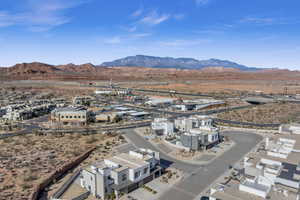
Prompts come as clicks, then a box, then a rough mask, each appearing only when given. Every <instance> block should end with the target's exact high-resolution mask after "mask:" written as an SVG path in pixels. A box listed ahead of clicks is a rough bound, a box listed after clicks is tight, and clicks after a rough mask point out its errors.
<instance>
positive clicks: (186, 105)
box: [172, 99, 226, 111]
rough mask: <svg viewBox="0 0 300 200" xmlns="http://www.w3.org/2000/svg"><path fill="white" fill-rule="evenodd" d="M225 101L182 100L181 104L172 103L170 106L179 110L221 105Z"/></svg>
mask: <svg viewBox="0 0 300 200" xmlns="http://www.w3.org/2000/svg"><path fill="white" fill-rule="evenodd" d="M225 104H226V103H225V102H224V101H220V100H214V99H196V100H184V101H183V102H182V103H181V104H177V105H173V106H172V107H173V108H174V109H176V110H180V111H191V110H201V109H204V108H209V107H217V106H223V105H225Z"/></svg>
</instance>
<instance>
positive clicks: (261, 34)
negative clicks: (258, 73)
mask: <svg viewBox="0 0 300 200" xmlns="http://www.w3.org/2000/svg"><path fill="white" fill-rule="evenodd" d="M299 9H300V1H299V0H251V1H244V0H13V1H12V0H1V3H0V66H10V65H13V64H15V63H19V62H32V61H39V62H46V63H50V64H66V63H71V62H72V63H76V64H81V63H86V62H91V63H93V64H100V63H102V62H104V61H110V60H113V59H117V58H120V57H125V56H130V55H136V54H145V55H154V56H173V57H193V58H196V59H209V58H219V59H227V60H232V61H236V62H239V63H241V64H245V65H248V66H258V67H280V68H290V69H300V59H299V55H300V12H299Z"/></svg>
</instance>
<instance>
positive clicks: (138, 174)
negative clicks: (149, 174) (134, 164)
mask: <svg viewBox="0 0 300 200" xmlns="http://www.w3.org/2000/svg"><path fill="white" fill-rule="evenodd" d="M140 174H141V172H140V171H137V172H135V173H134V178H135V179H137V178H138V177H139V176H140Z"/></svg>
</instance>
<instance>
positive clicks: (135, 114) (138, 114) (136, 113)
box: [130, 112, 150, 117]
mask: <svg viewBox="0 0 300 200" xmlns="http://www.w3.org/2000/svg"><path fill="white" fill-rule="evenodd" d="M130 115H131V116H135V117H136V116H141V115H150V113H148V112H135V113H130Z"/></svg>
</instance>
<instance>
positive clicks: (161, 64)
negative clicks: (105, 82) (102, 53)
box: [99, 55, 263, 71]
mask: <svg viewBox="0 0 300 200" xmlns="http://www.w3.org/2000/svg"><path fill="white" fill-rule="evenodd" d="M99 66H102V67H116V66H118V67H122V66H124V67H125V66H126V67H150V68H177V69H196V70H199V69H203V68H207V67H224V68H235V69H239V70H242V71H256V70H261V69H263V68H256V67H248V66H245V65H241V64H238V63H236V62H232V61H228V60H220V59H215V58H211V59H208V60H197V59H194V58H185V57H179V58H173V57H156V56H147V55H136V56H127V57H125V58H120V59H117V60H114V61H111V62H103V63H102V64H101V65H99Z"/></svg>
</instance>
